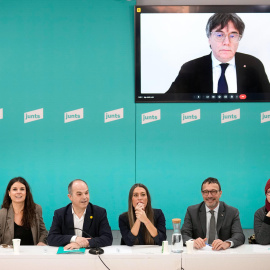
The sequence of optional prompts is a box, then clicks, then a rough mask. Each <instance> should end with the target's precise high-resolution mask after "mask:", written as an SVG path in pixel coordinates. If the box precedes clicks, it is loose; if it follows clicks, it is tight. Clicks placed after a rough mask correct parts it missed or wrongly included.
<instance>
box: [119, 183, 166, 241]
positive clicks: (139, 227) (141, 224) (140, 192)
mask: <svg viewBox="0 0 270 270" xmlns="http://www.w3.org/2000/svg"><path fill="white" fill-rule="evenodd" d="M119 228H120V232H121V235H122V239H121V245H128V246H133V245H161V244H162V241H164V240H166V238H167V236H166V227H165V217H164V214H163V212H162V211H161V210H160V209H153V208H152V206H151V196H150V193H149V191H148V189H147V187H146V186H145V185H143V184H135V185H133V186H132V187H131V189H130V191H129V196H128V212H125V213H123V214H122V215H120V216H119Z"/></svg>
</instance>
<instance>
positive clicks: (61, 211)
mask: <svg viewBox="0 0 270 270" xmlns="http://www.w3.org/2000/svg"><path fill="white" fill-rule="evenodd" d="M71 207H72V204H71V203H69V204H68V205H66V206H64V207H61V208H58V209H56V210H55V211H54V213H55V214H62V213H65V212H67V211H68V210H69V209H71Z"/></svg>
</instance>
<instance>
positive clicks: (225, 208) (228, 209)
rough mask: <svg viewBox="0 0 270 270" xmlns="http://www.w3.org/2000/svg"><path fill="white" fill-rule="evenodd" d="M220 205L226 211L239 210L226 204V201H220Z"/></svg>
mask: <svg viewBox="0 0 270 270" xmlns="http://www.w3.org/2000/svg"><path fill="white" fill-rule="evenodd" d="M219 207H220V208H221V207H223V208H224V210H225V211H231V212H239V211H238V209H237V208H235V207H233V206H230V205H228V204H226V203H225V202H220V203H219ZM220 208H219V209H220Z"/></svg>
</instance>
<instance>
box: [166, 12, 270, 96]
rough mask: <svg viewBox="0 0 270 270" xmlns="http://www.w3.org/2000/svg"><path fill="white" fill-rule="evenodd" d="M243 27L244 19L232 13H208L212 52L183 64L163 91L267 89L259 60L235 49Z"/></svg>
mask: <svg viewBox="0 0 270 270" xmlns="http://www.w3.org/2000/svg"><path fill="white" fill-rule="evenodd" d="M244 29H245V24H244V22H243V21H242V20H241V18H240V17H239V16H238V15H237V14H235V13H215V14H214V15H212V16H211V17H210V18H209V20H208V22H207V25H206V35H207V37H208V40H209V44H210V48H211V49H212V52H211V53H210V54H209V55H205V56H203V57H200V58H197V59H194V60H191V61H189V62H187V63H185V64H183V66H182V67H181V70H180V72H179V74H178V76H177V77H176V79H175V81H174V82H173V83H172V85H171V87H170V89H169V90H168V92H167V93H219V94H226V93H238V94H247V93H268V92H270V84H269V80H268V78H267V75H266V73H265V70H264V66H263V64H262V62H261V61H260V60H259V59H257V58H256V57H254V56H251V55H248V54H243V53H238V52H236V51H237V48H238V45H239V41H240V40H241V38H242V36H243V33H244ZM195 34H196V33H195ZM254 34H255V35H254V38H255V39H256V33H254ZM257 34H258V33H257ZM255 41H256V40H255ZM198 46H199V44H198Z"/></svg>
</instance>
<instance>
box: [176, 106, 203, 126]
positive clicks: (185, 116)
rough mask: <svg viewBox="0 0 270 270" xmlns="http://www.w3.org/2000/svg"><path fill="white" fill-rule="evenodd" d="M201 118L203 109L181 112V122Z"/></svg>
mask: <svg viewBox="0 0 270 270" xmlns="http://www.w3.org/2000/svg"><path fill="white" fill-rule="evenodd" d="M200 119H201V110H200V109H198V110H194V111H190V112H185V113H182V114H181V123H182V124H185V123H189V122H192V121H196V120H200Z"/></svg>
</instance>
